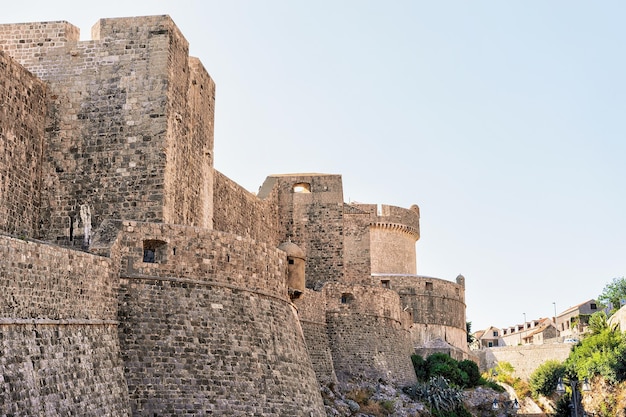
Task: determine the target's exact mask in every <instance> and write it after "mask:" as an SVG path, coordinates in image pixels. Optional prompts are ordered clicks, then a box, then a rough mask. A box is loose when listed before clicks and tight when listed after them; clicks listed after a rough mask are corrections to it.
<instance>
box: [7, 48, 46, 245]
mask: <svg viewBox="0 0 626 417" xmlns="http://www.w3.org/2000/svg"><path fill="white" fill-rule="evenodd" d="M46 92H47V90H46V86H45V84H44V83H43V82H42V81H40V80H38V79H37V78H35V77H34V76H33V75H32V74H31V73H29V72H28V71H27V70H25V69H24V68H23V67H22V66H21V65H19V64H17V63H16V62H15V61H13V60H12V59H11V58H9V56H8V55H6V54H5V53H3V52H2V51H0V97H2V102H0V103H1V104H0V230H4V231H6V232H9V233H13V234H15V235H22V236H31V237H32V236H34V235H35V231H36V230H37V229H38V224H39V216H38V214H39V212H38V210H37V205H38V204H39V200H40V196H41V186H42V184H41V166H42V158H43V153H44V146H45V144H44V122H45V117H46V108H47V105H46Z"/></svg>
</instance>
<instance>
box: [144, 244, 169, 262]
mask: <svg viewBox="0 0 626 417" xmlns="http://www.w3.org/2000/svg"><path fill="white" fill-rule="evenodd" d="M166 250H167V243H166V242H164V241H162V240H144V241H143V261H144V262H146V263H151V264H154V263H163V262H165V261H166Z"/></svg>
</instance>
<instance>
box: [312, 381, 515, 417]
mask: <svg viewBox="0 0 626 417" xmlns="http://www.w3.org/2000/svg"><path fill="white" fill-rule="evenodd" d="M322 397H323V398H324V405H325V407H326V415H327V416H328V417H384V416H393V417H427V416H430V415H431V414H430V413H429V411H428V408H427V407H426V406H425V405H424V404H422V403H419V402H416V401H413V400H412V399H411V398H410V397H409V396H408V395H406V394H405V393H404V392H402V390H399V389H396V388H394V387H393V386H391V385H389V384H386V383H384V382H380V383H377V384H371V383H367V382H363V383H354V384H348V385H344V386H341V387H337V386H324V387H322ZM495 398H497V399H498V401H500V403H501V404H505V402H506V401H511V397H510V395H509V394H508V393H507V392H505V393H499V392H496V391H494V390H492V389H490V388H482V387H479V388H475V389H472V390H467V391H465V400H464V403H465V406H466V408H467V409H468V411H469V412H470V413H471V414H472V415H474V416H489V417H500V416H504V415H506V410H505V407H499V409H498V410H493V409H492V405H493V400H494V399H495ZM522 405H523V402H522ZM520 411H521V410H520Z"/></svg>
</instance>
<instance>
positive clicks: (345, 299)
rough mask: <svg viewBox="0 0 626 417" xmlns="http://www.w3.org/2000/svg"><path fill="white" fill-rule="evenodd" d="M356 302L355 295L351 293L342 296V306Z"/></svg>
mask: <svg viewBox="0 0 626 417" xmlns="http://www.w3.org/2000/svg"><path fill="white" fill-rule="evenodd" d="M353 301H354V295H352V294H350V293H343V294H341V304H350V303H351V302H353Z"/></svg>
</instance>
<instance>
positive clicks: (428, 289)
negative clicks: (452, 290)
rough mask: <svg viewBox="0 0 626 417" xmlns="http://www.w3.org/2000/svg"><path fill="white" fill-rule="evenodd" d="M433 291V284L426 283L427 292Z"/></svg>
mask: <svg viewBox="0 0 626 417" xmlns="http://www.w3.org/2000/svg"><path fill="white" fill-rule="evenodd" d="M432 289H433V283H432V282H427V283H426V291H432Z"/></svg>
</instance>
